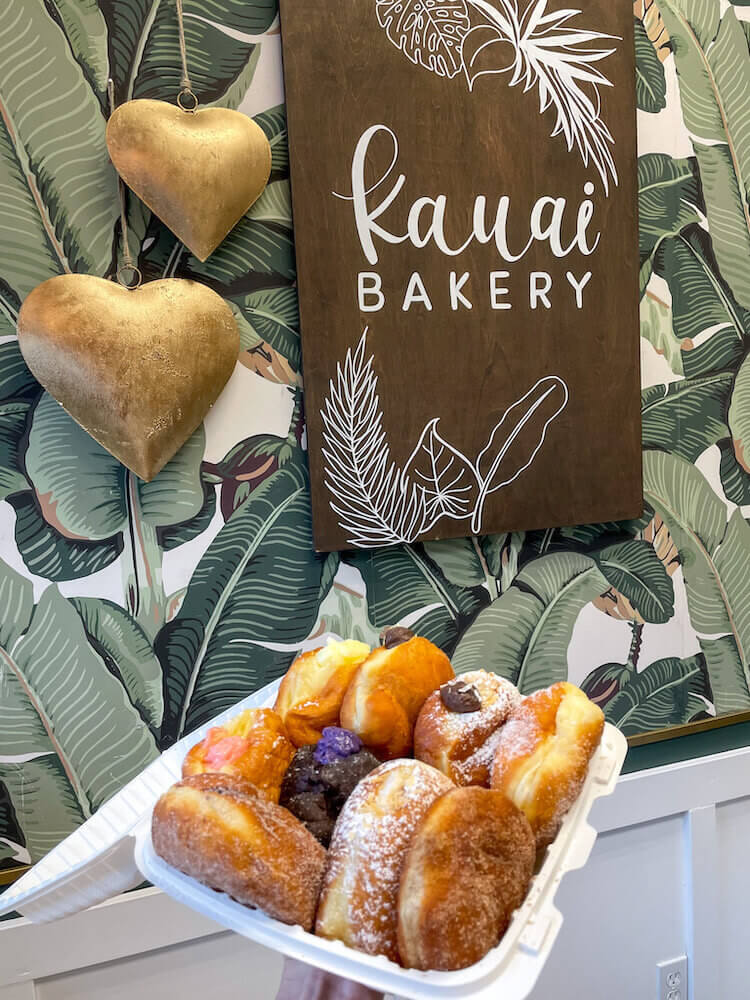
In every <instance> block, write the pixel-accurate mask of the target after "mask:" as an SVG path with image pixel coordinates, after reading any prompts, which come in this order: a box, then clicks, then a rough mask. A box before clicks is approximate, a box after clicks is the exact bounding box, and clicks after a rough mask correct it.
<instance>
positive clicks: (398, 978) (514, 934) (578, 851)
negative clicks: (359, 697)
mask: <svg viewBox="0 0 750 1000" xmlns="http://www.w3.org/2000/svg"><path fill="white" fill-rule="evenodd" d="M278 686H279V682H278V681H276V682H274V683H273V684H269V685H268V686H267V687H265V688H263V689H261V690H260V691H257V692H256V693H255V694H253V695H251V696H250V697H249V698H246V699H244V701H241V702H239V704H237V705H235V706H233V707H232V708H230V709H228V710H227V711H226V712H223V713H222V714H221V715H219V716H217V717H216V718H215V719H212V720H211V722H209V723H206V725H204V726H203V727H201V728H200V729H199V730H197V731H196V732H193V733H191V734H190V736H188V737H186V738H185V739H184V740H181V741H180V742H179V743H176V744H175V745H174V746H173V747H170V749H169V750H167V751H165V753H163V754H162V755H161V757H160V758H159V759H158V760H156V761H154V763H153V764H151V765H150V766H149V767H147V768H146V770H145V771H143V773H142V774H141V775H140V776H139V777H138V778H136V779H134V780H133V781H131V782H130V783H129V784H128V785H126V787H125V788H123V790H122V791H121V792H119V793H118V794H117V795H115V796H114V797H113V798H112V799H110V801H109V802H107V803H106V804H105V805H104V806H102V807H101V808H100V809H99V811H98V812H97V813H96V815H95V816H93V817H92V818H91V819H90V820H88V822H86V823H84V824H83V826H81V827H80V828H79V829H78V830H76V831H75V833H73V834H71V836H70V837H68V838H67V839H66V840H64V841H63V842H62V843H61V844H59V845H58V847H56V848H55V849H54V850H52V851H50V853H49V854H48V855H47V856H46V857H45V858H44V859H43V860H42V861H40V862H39V863H38V864H37V865H35V866H34V867H33V868H32V869H31V871H29V872H27V873H26V875H24V876H23V878H21V879H19V881H18V882H16V883H15V884H14V885H12V886H11V887H10V889H8V890H7V891H6V892H5V893H3V895H2V896H0V915H2V914H3V913H8V912H11V911H13V910H16V911H18V912H20V913H22V914H23V915H24V916H26V917H28V918H29V919H30V920H32V921H34V922H39V923H41V922H44V921H49V920H56V919H58V918H59V917H64V916H67V915H69V914H72V913H77V912H79V911H80V910H84V909H86V908H88V907H89V906H93V905H94V904H96V903H100V902H104V901H105V900H106V899H109V898H110V897H111V896H114V895H117V894H118V893H120V892H124V891H126V890H127V889H132V888H134V887H135V886H137V885H139V884H140V883H141V882H142V881H143V880H144V879H146V880H148V881H149V882H151V883H153V884H154V885H155V886H158V887H159V888H161V889H162V890H163V891H164V892H165V893H167V894H168V895H169V896H171V897H172V898H173V899H175V900H177V901H178V902H180V903H184V904H185V905H186V906H189V907H190V908H191V909H193V910H196V911H197V912H199V913H202V914H204V915H205V916H207V917H210V918H211V919H212V920H214V921H215V922H216V923H218V924H221V925H223V926H224V927H227V928H229V929H230V930H233V931H236V932H237V933H238V934H241V935H243V936H244V937H247V938H250V939H251V940H252V941H256V942H257V943H258V944H261V945H265V946H266V947H268V948H272V949H273V950H275V951H278V952H281V953H282V954H284V955H288V956H289V957H291V958H296V959H299V960H300V961H303V962H307V963H308V964H310V965H314V966H317V967H318V968H321V969H326V970H328V971H329V972H333V973H335V974H337V975H339V976H343V977H345V978H347V979H353V980H355V981H357V982H360V983H363V984H365V985H366V986H370V987H372V988H374V989H378V990H382V991H383V992H384V993H393V994H395V995H396V996H399V997H404V998H410V1000H422V998H462V1000H463V998H470V997H471V998H475V1000H490V997H492V998H495V1000H496V998H497V997H498V996H500V995H502V997H503V1000H524V998H525V997H527V996H528V995H529V993H530V992H531V990H532V989H533V987H534V984H535V983H536V981H537V979H538V977H539V974H540V973H541V971H542V969H543V968H544V964H545V962H546V961H547V958H548V957H549V955H550V952H551V951H552V946H553V945H554V942H555V939H556V937H557V935H558V933H559V931H560V927H561V926H562V922H563V917H562V914H561V913H560V911H559V910H558V909H557V908H556V906H555V903H554V900H555V894H556V893H557V889H558V887H559V885H560V882H561V881H562V878H563V876H564V875H565V874H566V873H567V872H569V871H574V870H575V869H577V868H582V867H583V865H585V864H586V861H587V860H588V858H589V855H590V854H591V850H592V848H593V846H594V842H595V840H596V831H595V830H594V829H593V827H591V826H590V825H589V823H588V815H589V813H590V811H591V807H592V806H593V804H594V801H595V800H596V799H597V798H600V797H601V796H604V795H610V794H611V793H612V792H613V791H614V788H615V785H616V783H617V779H618V777H619V774H620V770H621V768H622V764H623V761H624V760H625V754H626V751H627V743H626V740H625V738H624V736H623V735H622V733H620V732H619V731H618V730H617V729H615V728H614V727H613V726H611V725H609V724H607V725H606V726H605V729H604V736H603V738H602V742H601V745H600V746H599V749H598V750H597V752H596V754H595V755H594V757H593V759H592V761H591V765H590V767H589V772H588V776H587V778H586V782H585V785H584V787H583V790H582V792H581V794H580V795H579V797H578V799H577V800H576V802H575V803H574V805H573V807H572V808H571V809H570V811H569V812H568V814H567V816H566V817H565V821H564V823H563V825H562V828H561V830H560V832H559V834H558V836H557V838H556V839H555V842H554V843H553V844H552V845H551V846H550V847H549V849H548V850H547V853H546V855H545V858H544V862H543V864H542V867H541V869H540V870H539V872H538V873H537V874H536V875H535V877H534V880H533V882H532V885H531V889H530V891H529V893H528V896H527V897H526V900H525V901H524V903H523V904H522V906H521V907H520V908H519V909H518V910H517V911H516V913H515V915H514V917H513V920H512V921H511V924H510V926H509V928H508V930H507V931H506V933H505V936H504V937H503V939H502V941H501V942H500V944H499V945H498V946H497V947H496V948H494V949H493V950H492V951H490V952H489V953H488V954H487V955H486V956H485V957H484V958H483V959H482V960H481V962H477V964H476V965H473V966H471V968H469V969H463V970H461V971H459V972H417V971H415V970H411V969H402V968H401V967H400V966H398V965H396V964H395V963H393V962H390V961H388V960H387V959H385V958H382V957H373V956H369V955H364V954H362V953H361V952H358V951H354V950H353V949H351V948H348V947H346V946H345V945H343V944H342V943H341V942H339V941H326V940H324V939H323V938H319V937H316V936H315V935H314V934H308V933H307V932H305V931H303V930H302V928H301V927H289V926H287V925H286V924H282V923H279V921H277V920H272V919H271V918H270V917H267V916H265V914H263V913H261V912H260V911H258V910H252V909H249V908H248V907H246V906H242V905H241V904H240V903H236V902H235V901H234V900H232V899H230V898H229V897H228V896H227V895H225V894H224V893H220V892H216V891H215V890H214V889H210V888H208V887H207V886H203V885H201V884H200V883H198V882H196V881H195V880H194V879H192V878H190V877H188V876H187V875H183V874H182V873H181V872H179V871H177V870H176V869H174V868H172V867H170V866H169V865H167V864H166V863H165V862H164V861H162V860H161V858H159V857H158V855H157V854H156V853H155V851H154V848H153V844H152V842H151V812H152V810H153V807H154V804H155V803H156V800H157V799H158V798H159V796H160V795H161V794H162V793H163V792H165V791H166V790H167V789H168V788H169V787H170V785H172V784H173V783H174V782H175V781H178V780H179V778H180V771H181V768H182V761H183V759H184V757H185V754H186V753H187V751H188V749H189V748H190V747H191V746H193V745H194V744H195V743H196V742H198V740H200V739H202V737H203V736H204V735H205V733H206V731H207V730H208V729H209V728H210V727H211V726H216V725H221V724H222V723H223V722H224V721H225V720H227V719H229V718H231V717H232V716H233V715H236V714H237V712H239V711H241V710H242V709H244V708H257V707H267V706H271V705H273V702H274V700H275V697H276V691H277V690H278ZM499 989H502V994H499V992H498V991H499Z"/></svg>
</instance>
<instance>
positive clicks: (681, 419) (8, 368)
mask: <svg viewBox="0 0 750 1000" xmlns="http://www.w3.org/2000/svg"><path fill="white" fill-rule="evenodd" d="M656 2H657V4H658V7H659V9H660V11H661V13H662V15H663V18H664V23H665V26H666V28H667V30H668V32H669V36H670V39H671V41H670V52H669V54H667V53H665V52H664V51H662V52H660V53H659V54H658V55H657V53H656V50H655V49H654V47H653V44H652V43H651V42H650V41H649V39H648V37H647V34H646V30H645V29H644V25H643V23H642V22H641V21H640V20H638V19H636V21H635V23H634V31H635V45H636V62H637V69H636V77H635V79H634V81H633V85H634V88H635V91H636V95H637V103H638V107H639V115H640V116H641V118H642V119H643V122H644V123H645V124H648V120H649V118H650V117H651V116H658V118H657V117H653V118H652V119H651V120H652V121H653V122H658V123H659V127H658V128H656V129H651V130H650V131H651V133H654V132H658V133H659V135H660V136H662V137H663V145H660V146H657V147H656V149H654V143H653V139H652V140H651V147H650V149H649V151H648V152H644V153H643V155H642V156H641V157H640V159H639V163H638V187H639V195H638V200H639V206H638V207H639V217H640V242H639V250H640V263H641V298H642V303H641V336H642V354H643V359H644V386H643V401H642V404H643V405H642V409H643V445H644V493H645V502H646V512H645V514H644V516H643V518H641V519H639V520H638V521H633V522H628V523H623V524H616V523H607V524H599V525H588V526H577V527H573V528H560V529H549V530H547V531H530V532H514V533H512V534H500V535H494V536H485V537H479V538H468V539H461V540H452V541H447V542H427V543H425V544H422V545H408V546H400V547H396V548H390V549H383V550H378V551H372V552H366V553H362V552H360V553H351V552H347V553H342V554H341V556H339V555H330V556H327V557H321V556H318V555H316V554H315V553H314V551H313V548H312V540H311V533H310V520H309V519H310V514H309V496H308V483H307V475H306V456H305V453H304V441H305V438H304V424H303V418H302V415H301V400H300V397H299V393H297V395H296V396H295V398H294V403H293V406H292V407H291V408H290V405H289V393H290V387H292V388H294V386H295V385H297V384H298V382H299V380H300V378H301V375H300V373H301V365H302V359H301V350H300V340H299V312H298V305H297V295H296V289H295V284H294V283H295V262H294V252H293V235H292V216H291V202H290V191H289V152H288V144H287V131H286V115H285V109H284V107H283V106H280V105H276V106H273V107H267V108H265V110H262V111H261V112H260V113H259V114H257V115H256V121H257V122H258V124H259V125H260V126H261V127H262V128H263V129H264V131H265V132H266V135H267V136H268V138H269V141H270V143H271V150H272V175H271V182H270V184H269V186H268V188H267V190H266V192H265V194H264V195H263V196H262V197H261V198H260V199H259V201H258V202H257V203H256V205H255V206H253V208H252V209H251V211H250V212H249V213H248V214H247V216H246V217H245V218H244V219H243V220H241V221H240V223H239V224H238V226H237V227H236V228H235V229H234V231H233V232H232V233H231V234H230V236H229V237H228V238H227V239H226V240H225V241H224V243H223V244H222V245H221V246H220V247H219V248H218V250H217V251H216V252H215V253H214V254H213V255H212V256H211V257H210V258H209V260H208V261H206V262H205V263H201V262H199V261H198V260H196V259H195V258H194V257H193V256H192V255H191V254H190V253H189V252H188V251H187V250H186V249H185V248H184V247H183V246H182V245H181V244H180V243H179V242H178V241H177V240H176V239H175V237H174V236H173V235H172V234H171V233H170V232H169V231H168V230H167V229H166V228H165V227H164V226H163V225H162V224H161V223H160V222H159V220H157V219H156V218H154V217H153V216H152V215H151V213H150V212H149V211H148V209H146V208H145V206H143V205H142V204H141V203H140V202H139V201H138V199H137V198H135V197H134V196H132V195H131V196H129V197H128V199H127V213H128V222H129V229H130V241H131V249H133V251H134V252H137V256H138V264H139V266H140V267H141V269H142V271H143V273H144V275H145V276H146V278H147V279H148V280H152V279H154V278H157V277H166V276H174V275H177V276H182V277H188V278H193V279H195V280H199V281H204V282H206V283H207V284H209V285H210V286H211V287H212V288H214V289H216V290H217V291H218V292H219V294H221V295H222V296H224V298H225V299H226V301H227V302H228V303H229V305H230V306H231V308H232V309H233V310H234V313H235V315H236V317H237V320H238V323H239V325H240V328H241V331H242V350H243V351H245V352H251V353H255V354H258V355H263V356H264V357H265V356H266V354H267V355H268V357H269V358H271V361H270V362H269V363H268V377H269V382H270V380H271V378H272V375H273V372H274V371H275V372H277V373H278V372H283V373H285V374H284V378H282V380H281V381H284V379H286V381H287V384H279V380H278V378H276V380H275V381H274V382H273V386H272V389H273V392H276V393H277V396H276V397H275V398H276V399H277V402H278V412H279V413H283V414H286V415H288V414H289V413H290V412H291V413H292V417H291V422H290V425H289V426H288V428H286V429H284V427H280V426H279V420H278V419H277V414H276V413H275V412H272V408H271V409H268V410H266V411H264V412H253V411H252V408H251V409H250V410H246V411H243V415H238V416H237V418H236V419H235V420H234V421H232V416H231V415H229V418H228V425H227V427H223V428H221V433H218V432H217V426H216V423H215V421H214V420H213V418H212V420H209V421H207V424H206V428H205V430H204V429H201V430H199V431H198V432H197V433H196V435H194V437H193V438H192V439H191V441H190V442H189V443H188V444H187V445H186V446H185V448H184V449H183V450H182V451H181V452H180V454H179V455H178V456H176V457H175V459H174V460H173V461H172V462H171V463H170V464H169V465H168V466H167V467H166V468H165V469H164V470H163V472H162V473H161V474H160V476H159V477H157V479H156V480H155V481H154V482H153V483H150V484H142V483H139V482H137V481H135V479H134V477H132V476H130V475H129V474H128V473H127V472H126V471H125V470H124V469H122V468H121V467H120V466H119V465H118V464H117V463H116V462H114V461H113V460H112V459H111V457H110V456H109V455H108V454H107V453H105V452H104V451H102V449H100V448H99V447H98V446H97V445H96V444H95V443H94V442H93V441H92V440H91V439H90V438H89V437H88V436H87V435H86V434H85V433H84V432H83V431H82V430H81V429H80V428H79V427H78V426H77V425H76V424H75V423H74V422H73V421H72V420H71V419H70V418H69V417H67V415H66V414H65V413H64V412H63V411H62V410H61V409H60V407H59V406H57V404H56V403H55V402H54V401H53V400H52V399H50V398H49V397H48V396H46V395H45V394H43V393H42V391H41V389H40V388H39V386H38V385H37V383H36V382H35V381H34V379H33V378H32V377H31V375H30V373H29V372H28V370H27V369H26V367H25V365H24V363H23V359H22V358H21V355H20V352H19V350H18V345H17V342H16V339H15V319H16V316H17V313H18V309H19V307H20V305H21V303H22V302H23V299H24V298H25V296H26V295H27V294H28V293H29V292H30V291H31V290H32V289H33V288H34V287H35V286H36V285H37V284H38V283H39V282H41V281H44V280H45V279H46V278H48V277H51V276H53V275H55V274H59V273H64V272H66V271H85V272H89V273H94V274H99V275H102V276H111V275H112V274H113V273H114V271H115V270H116V268H117V265H118V263H119V261H120V254H121V251H122V244H121V233H120V227H119V221H118V204H117V186H116V177H115V174H114V171H113V170H112V168H111V165H110V163H109V160H108V158H107V156H106V148H105V144H104V129H105V125H106V116H107V113H108V108H107V101H106V94H105V89H106V87H105V84H106V79H107V77H109V76H111V77H112V78H113V80H114V83H115V90H116V97H117V101H118V102H120V101H123V100H126V99H129V98H132V97H149V98H156V99H162V100H173V99H174V96H175V94H176V92H177V90H178V89H179V86H180V57H179V47H178V43H177V32H176V24H175V8H174V4H173V3H172V2H169V0H55V3H54V4H51V3H49V2H46V0H24V2H23V3H20V2H16V0H0V24H2V26H3V29H2V32H0V539H2V550H0V607H1V608H3V613H2V615H0V868H2V867H3V866H6V865H8V864H14V863H15V861H14V858H16V857H19V856H23V857H25V856H27V855H28V856H30V857H31V859H32V860H35V859H37V858H39V857H41V856H43V854H44V853H45V852H46V851H47V850H49V849H50V848H51V847H52V846H54V844H56V843H57V842H58V841H59V840H60V839H61V838H63V837H64V836H65V835H66V834H67V833H69V832H70V831H71V830H73V829H74V828H75V827H76V826H77V825H78V824H80V823H81V822H82V821H83V820H84V819H85V818H86V817H87V816H89V815H90V814H91V813H92V811H93V810H95V809H96V808H97V807H98V806H99V805H100V804H101V803H102V802H103V801H105V800H106V799H107V798H108V797H109V796H110V795H112V794H113V793H114V792H115V791H117V789H118V788H120V787H121V786H122V785H123V784H124V783H125V782H126V781H127V780H129V778H131V777H132V776H134V775H135V774H137V773H138V771H139V770H140V769H141V768H142V767H143V766H144V765H145V764H147V763H148V762H149V761H150V760H152V759H153V758H154V757H155V755H156V754H157V753H158V752H159V751H160V750H161V749H163V748H164V747H166V746H168V745H169V744H170V743H171V742H172V741H174V740H175V739H177V738H179V737H180V736H181V735H182V734H184V733H186V732H188V731H189V730H190V729H191V728H193V727H195V726H197V725H199V724H200V723H202V722H204V721H206V720H208V719H210V718H211V717H212V716H213V715H214V714H216V713H217V712H219V711H221V710H222V709H223V708H225V707H227V706H229V705H231V704H232V703H233V702H234V701H236V700H237V699H238V698H240V697H242V696H243V695H245V694H247V693H248V692H250V691H252V690H255V689H256V688H257V687H258V686H260V685H262V684H265V683H267V682H268V681H269V680H271V679H273V678H275V677H278V676H279V675H280V674H282V673H283V672H284V670H285V669H286V668H287V666H288V665H289V663H290V662H291V660H292V659H293V657H294V656H295V654H296V652H297V651H298V650H301V649H310V648H314V646H315V645H316V644H317V643H319V642H321V641H323V638H324V637H325V636H342V637H343V636H353V637H356V638H360V639H363V640H364V641H366V642H370V643H372V644H374V643H376V642H377V641H378V634H379V632H380V630H381V629H382V628H383V627H385V626H386V625H391V624H395V623H400V624H403V625H407V626H408V627H411V628H413V629H415V630H416V631H418V632H420V633H421V634H423V635H425V636H427V637H428V638H430V639H431V640H433V641H434V642H436V643H438V644H439V645H441V646H442V647H443V648H444V649H445V650H446V652H448V653H449V655H451V656H452V658H453V662H454V665H455V667H456V670H457V671H459V672H465V671H468V670H472V669H477V668H480V667H484V668H485V669H488V670H492V671H496V672H498V673H500V674H502V675H503V676H505V677H508V678H510V679H511V680H513V681H514V682H515V683H517V684H518V685H519V686H520V688H521V690H522V691H523V692H524V693H528V692H530V691H533V690H535V689H537V688H539V687H542V686H545V685H548V684H551V683H553V682H555V681H558V680H563V679H566V678H567V679H570V680H572V681H574V682H575V683H580V684H583V685H584V687H585V688H586V690H587V691H589V693H590V694H591V696H592V697H594V698H595V699H596V700H597V701H599V703H600V704H602V706H603V707H604V710H605V713H606V715H607V717H608V719H609V720H610V721H611V722H613V723H614V724H615V725H618V726H620V728H621V729H622V730H623V732H625V734H626V735H634V734H636V733H639V732H643V731H645V730H652V729H663V728H665V727H669V726H673V725H678V724H684V723H688V722H690V721H692V720H694V719H698V718H705V717H707V716H712V715H714V714H716V715H722V714H726V713H731V712H735V711H737V710H742V709H748V708H750V576H748V574H747V565H748V558H749V557H750V526H748V523H747V521H746V520H745V517H744V513H745V512H746V508H747V507H750V465H749V462H750V460H749V459H748V448H750V443H748V439H750V416H749V414H750V368H749V367H748V364H749V362H748V361H747V360H746V358H747V356H748V346H749V344H748V337H750V222H749V220H750V212H749V211H748V194H749V193H750V102H748V100H747V97H748V92H749V91H750V49H749V48H748V37H749V35H750V32H748V23H749V22H750V9H748V10H743V7H745V8H747V7H748V4H740V3H735V4H734V5H733V6H731V7H728V6H727V4H724V3H721V2H720V0H656ZM276 18H277V8H276V2H275V0H187V2H186V4H185V29H186V42H187V51H188V59H189V63H190V68H191V75H192V81H193V86H194V89H195V90H196V93H197V94H198V96H199V98H200V100H201V103H202V104H203V105H204V106H205V105H212V104H213V105H221V106H225V107H233V108H236V107H240V108H242V107H253V108H256V107H258V105H259V102H262V100H263V94H264V92H273V88H269V87H268V86H267V85H266V84H267V81H263V80H260V79H259V74H258V66H259V65H263V66H265V67H266V71H267V72H270V73H272V74H276V73H278V72H279V67H278V66H273V65H272V62H273V60H271V61H270V62H271V65H270V66H269V60H267V59H266V60H265V61H261V60H260V56H261V52H262V51H263V46H264V45H265V44H266V41H267V38H268V36H269V35H270V34H273V33H275V32H276V31H277V20H276ZM675 72H676V76H677V83H678V90H679V95H678V96H677V97H673V96H672V93H673V92H672V90H671V89H670V87H669V86H668V81H669V80H670V79H673V78H674V74H675ZM261 106H262V105H261ZM647 131H648V130H647ZM673 136H681V137H682V139H681V141H679V142H677V143H673V142H672V138H673ZM691 144H692V155H689V156H686V155H685V151H686V149H687V150H688V151H691ZM675 149H678V150H679V153H678V155H675ZM264 352H265V353H264ZM245 360H246V361H248V364H247V368H250V369H251V371H252V372H253V374H252V376H251V377H252V378H257V379H259V378H262V377H264V374H263V371H262V370H261V368H260V367H259V366H258V365H257V364H252V363H250V360H251V359H250V358H249V355H248V356H246V357H245ZM245 375H246V376H247V371H246V370H245ZM613 377H616V373H613ZM295 380H297V381H295ZM269 398H270V397H269ZM248 413H250V414H251V415H252V424H253V426H252V428H248V427H247V426H246V420H247V414H248ZM225 419H226V417H225ZM264 421H265V423H264ZM283 422H284V424H286V416H285V417H284V421H283ZM617 433H618V428H617V427H616V426H613V428H612V447H613V448H616V447H617ZM707 456H713V457H712V459H711V462H713V465H714V467H718V469H719V476H718V479H717V480H716V481H714V480H713V479H712V480H711V481H709V479H708V478H707V477H706V476H705V475H704V473H703V471H701V470H702V469H703V468H706V467H707V465H710V464H711V463H710V462H709V463H707V464H706V465H704V463H703V459H704V458H706V457H707ZM562 458H563V460H564V456H562ZM696 463H697V464H696ZM685 606H686V607H687V611H684V610H680V609H682V608H685ZM675 608H677V609H678V610H677V612H676V613H675ZM602 611H605V612H606V613H605V614H602ZM665 648H668V650H669V652H670V655H669V656H665Z"/></svg>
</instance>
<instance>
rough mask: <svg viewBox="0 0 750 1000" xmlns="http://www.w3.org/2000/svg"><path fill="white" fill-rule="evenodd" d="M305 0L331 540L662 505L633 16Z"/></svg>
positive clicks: (298, 214) (317, 500) (462, 0)
mask: <svg viewBox="0 0 750 1000" xmlns="http://www.w3.org/2000/svg"><path fill="white" fill-rule="evenodd" d="M578 6H579V7H581V8H582V9H581V10H580V11H578V10H571V9H568V8H567V6H566V0H346V2H344V3H339V4H331V3H330V0H282V4H281V18H282V21H281V28H282V37H283V45H284V65H285V76H286V88H287V102H288V104H287V112H288V123H289V140H290V157H291V174H292V200H293V210H294V224H295V238H296V247H297V266H298V280H299V293H300V309H301V324H302V346H303V360H304V379H305V404H306V413H307V427H308V441H309V453H310V468H311V476H312V498H313V520H314V533H315V544H316V548H318V549H319V550H331V549H339V548H351V547H357V548H371V547H375V546H380V545H390V544H394V543H399V542H411V541H415V540H418V539H426V538H442V537H451V536H466V535H469V534H477V533H480V532H481V533H488V532H498V531H503V530H510V529H533V528H543V527H550V526H560V525H568V524H576V523H584V522H590V521H604V520H615V519H623V518H628V517H632V516H637V515H638V514H639V513H640V512H641V509H642V485H641V462H640V392H639V362H638V356H639V334H638V250H637V247H638V237H637V220H636V200H637V188H636V174H635V170H636V132H635V96H634V54H633V37H632V32H633V15H632V7H631V5H630V4H629V3H626V2H613V0H580V2H579V4H578Z"/></svg>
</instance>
